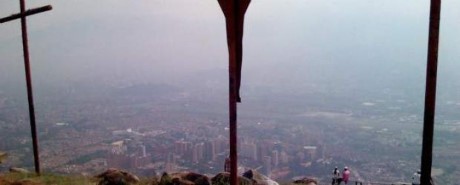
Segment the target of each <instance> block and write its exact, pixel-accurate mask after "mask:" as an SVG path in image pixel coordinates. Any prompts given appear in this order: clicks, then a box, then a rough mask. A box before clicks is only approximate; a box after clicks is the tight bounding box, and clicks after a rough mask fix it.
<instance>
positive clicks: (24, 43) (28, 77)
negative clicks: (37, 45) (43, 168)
mask: <svg viewBox="0 0 460 185" xmlns="http://www.w3.org/2000/svg"><path fill="white" fill-rule="evenodd" d="M19 3H20V9H21V12H20V13H17V14H13V15H10V16H8V17H4V18H1V19H0V23H5V22H8V21H12V20H16V19H21V32H22V50H23V53H24V67H25V73H26V84H27V99H28V102H29V117H30V130H31V132H32V145H33V151H34V165H35V172H36V173H37V174H38V175H40V159H39V153H38V138H37V127H36V125H35V108H34V98H33V93H32V77H31V75H30V59H29V44H28V41H27V40H28V38H27V22H26V17H27V16H29V15H33V14H37V13H41V12H45V11H48V10H51V9H52V7H51V5H47V6H43V7H39V8H34V9H29V10H26V8H25V7H26V5H25V2H24V0H19Z"/></svg>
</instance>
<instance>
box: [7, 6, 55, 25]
mask: <svg viewBox="0 0 460 185" xmlns="http://www.w3.org/2000/svg"><path fill="white" fill-rule="evenodd" d="M51 9H53V7H52V6H51V5H47V6H43V7H39V8H32V9H29V10H27V11H25V12H24V13H17V14H13V15H10V16H8V17H4V18H1V19H0V24H1V23H5V22H8V21H12V20H15V19H19V18H21V17H23V16H29V15H34V14H37V13H42V12H46V11H49V10H51Z"/></svg>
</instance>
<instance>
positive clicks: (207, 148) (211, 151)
mask: <svg viewBox="0 0 460 185" xmlns="http://www.w3.org/2000/svg"><path fill="white" fill-rule="evenodd" d="M204 159H205V160H207V161H214V160H216V150H215V145H214V142H212V141H206V142H205V143H204Z"/></svg>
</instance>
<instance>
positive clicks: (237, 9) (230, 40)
mask: <svg viewBox="0 0 460 185" xmlns="http://www.w3.org/2000/svg"><path fill="white" fill-rule="evenodd" d="M218 1H219V5H220V7H221V8H222V11H223V12H224V15H225V22H226V27H227V44H228V52H229V58H230V59H229V60H230V61H229V67H230V68H229V69H232V67H234V69H235V70H234V74H235V77H234V83H235V91H236V98H237V99H236V101H237V102H241V96H240V86H241V66H242V61H243V27H244V14H245V13H246V10H247V9H248V7H249V3H251V0H218Z"/></svg>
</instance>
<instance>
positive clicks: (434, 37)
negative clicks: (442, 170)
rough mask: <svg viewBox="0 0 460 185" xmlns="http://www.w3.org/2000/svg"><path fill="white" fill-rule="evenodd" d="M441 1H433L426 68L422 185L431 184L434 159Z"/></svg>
mask: <svg viewBox="0 0 460 185" xmlns="http://www.w3.org/2000/svg"><path fill="white" fill-rule="evenodd" d="M440 15H441V0H431V7H430V24H429V36H428V57H427V58H428V61H427V68H426V87H425V88H426V89H425V113H424V118H423V146H422V158H421V164H422V165H421V171H422V173H421V177H420V183H421V184H422V185H429V184H431V182H430V180H431V166H432V158H433V131H434V116H435V105H436V78H437V68H438V44H439V22H440Z"/></svg>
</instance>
